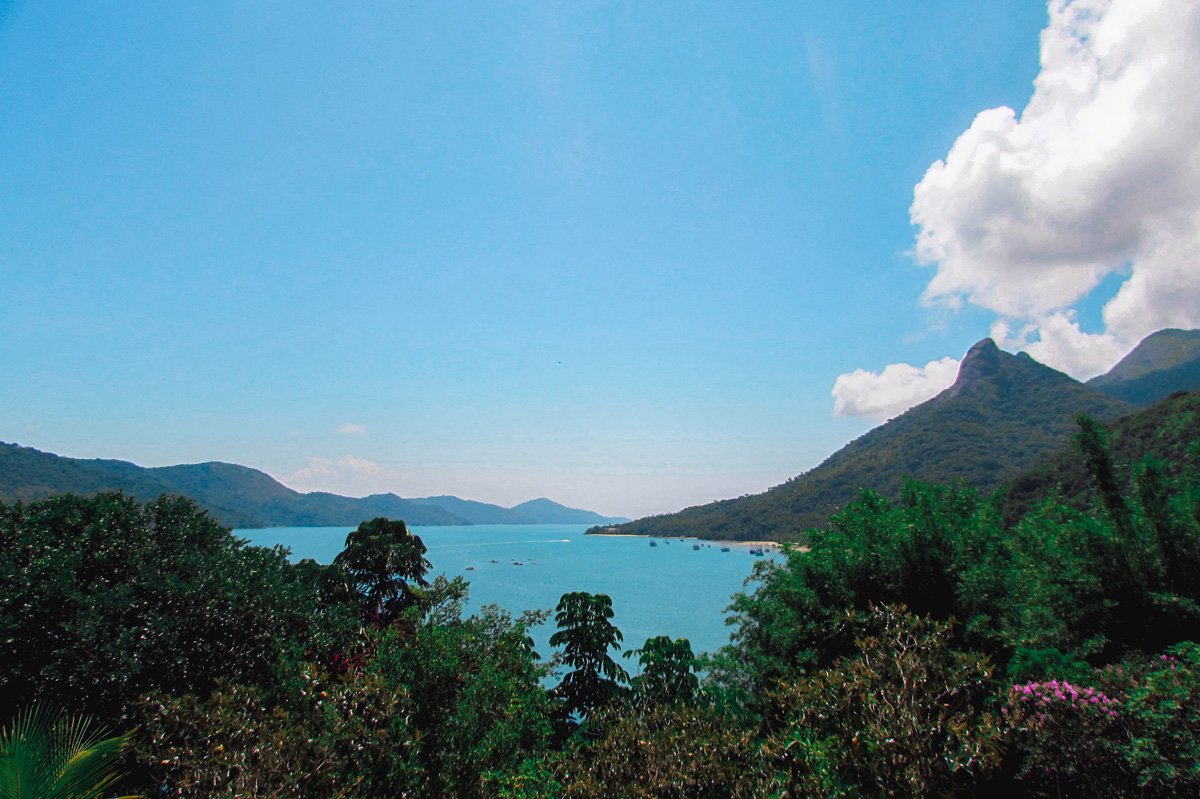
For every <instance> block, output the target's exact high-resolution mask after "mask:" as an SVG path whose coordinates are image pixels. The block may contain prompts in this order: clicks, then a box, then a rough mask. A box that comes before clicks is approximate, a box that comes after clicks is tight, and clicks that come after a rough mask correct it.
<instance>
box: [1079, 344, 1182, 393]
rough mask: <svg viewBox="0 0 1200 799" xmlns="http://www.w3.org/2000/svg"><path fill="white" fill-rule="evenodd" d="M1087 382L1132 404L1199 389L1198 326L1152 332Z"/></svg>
mask: <svg viewBox="0 0 1200 799" xmlns="http://www.w3.org/2000/svg"><path fill="white" fill-rule="evenodd" d="M1088 385H1089V386H1091V387H1092V388H1094V389H1097V390H1099V391H1103V392H1104V393H1105V394H1108V395H1109V396H1110V397H1116V398H1117V399H1121V400H1124V401H1126V402H1131V403H1133V404H1134V405H1149V404H1151V403H1154V402H1157V401H1158V400H1160V399H1162V398H1163V397H1165V396H1167V395H1168V394H1172V393H1174V392H1176V391H1196V390H1200V330H1175V329H1172V328H1168V329H1166V330H1160V331H1158V332H1157V333H1152V334H1151V335H1149V336H1146V338H1144V339H1142V341H1141V343H1139V344H1138V345H1137V346H1136V347H1134V348H1133V350H1132V351H1130V353H1129V354H1128V355H1126V356H1125V357H1124V358H1122V359H1121V360H1120V361H1118V362H1117V365H1116V366H1114V367H1113V368H1112V369H1110V370H1108V372H1106V373H1104V374H1102V375H1100V376H1099V377H1093V378H1092V379H1091V380H1089V381H1088Z"/></svg>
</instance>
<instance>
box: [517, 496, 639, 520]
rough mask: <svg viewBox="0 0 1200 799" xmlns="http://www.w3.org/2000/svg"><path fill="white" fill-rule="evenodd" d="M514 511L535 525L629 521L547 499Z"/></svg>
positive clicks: (525, 504)
mask: <svg viewBox="0 0 1200 799" xmlns="http://www.w3.org/2000/svg"><path fill="white" fill-rule="evenodd" d="M512 510H513V512H514V513H519V514H520V515H521V516H524V517H525V518H527V519H532V520H533V522H534V523H535V524H621V523H622V522H627V521H629V519H626V518H623V517H620V516H601V515H600V514H599V513H593V512H592V511H590V510H580V509H579V508H568V507H566V506H565V505H559V504H558V503H557V502H552V501H550V500H548V499H546V498H545V497H540V498H538V499H531V500H529V501H528V502H522V503H521V504H520V505H514V506H513V508H512Z"/></svg>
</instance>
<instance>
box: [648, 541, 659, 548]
mask: <svg viewBox="0 0 1200 799" xmlns="http://www.w3.org/2000/svg"><path fill="white" fill-rule="evenodd" d="M650 546H652V547H656V546H658V542H657V541H651V542H650Z"/></svg>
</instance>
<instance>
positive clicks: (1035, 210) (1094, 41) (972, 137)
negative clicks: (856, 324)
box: [839, 0, 1200, 380]
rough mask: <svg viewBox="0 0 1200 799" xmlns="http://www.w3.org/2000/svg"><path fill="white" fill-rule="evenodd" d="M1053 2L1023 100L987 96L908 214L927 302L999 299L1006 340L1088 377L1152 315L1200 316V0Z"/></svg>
mask: <svg viewBox="0 0 1200 799" xmlns="http://www.w3.org/2000/svg"><path fill="white" fill-rule="evenodd" d="M1049 14H1050V22H1049V25H1048V27H1047V28H1046V29H1045V30H1044V31H1043V32H1042V35H1041V71H1040V73H1039V74H1038V76H1037V79H1036V81H1035V84H1034V94H1033V96H1032V98H1031V99H1030V101H1029V103H1028V104H1027V105H1026V107H1025V108H1024V110H1023V111H1022V112H1021V113H1020V115H1019V116H1018V114H1017V113H1016V112H1015V111H1013V110H1012V109H1010V108H993V109H989V110H986V111H983V112H981V113H980V114H979V115H978V116H977V117H976V118H975V120H974V122H973V123H972V124H971V126H970V128H969V129H968V130H966V131H965V132H964V133H962V134H961V135H960V136H959V137H958V140H957V141H956V142H955V143H954V145H953V147H952V148H951V149H950V152H949V153H948V154H947V156H946V157H945V159H943V160H940V161H937V162H936V163H934V164H933V165H932V166H931V167H930V168H929V170H928V171H927V172H926V174H925V176H924V178H923V179H922V180H921V182H920V183H919V184H918V185H917V187H916V189H915V191H914V198H913V204H912V207H911V209H910V214H911V218H912V222H913V224H914V225H916V226H917V228H918V233H917V243H916V255H917V258H918V260H919V261H921V262H922V263H924V264H928V265H931V266H932V267H933V268H934V275H933V278H932V279H931V280H930V282H929V284H928V286H927V287H926V289H925V292H924V295H923V298H922V299H923V300H924V301H925V302H926V303H929V304H933V305H943V306H947V307H951V308H955V307H960V306H961V305H962V304H963V303H964V302H966V303H972V304H974V305H977V306H980V307H983V308H987V309H989V310H991V311H994V312H995V313H996V314H997V315H998V316H999V321H998V323H997V326H998V331H999V333H1000V335H998V336H995V337H996V338H997V339H998V343H1000V344H1001V346H1006V345H1007V346H1008V347H1012V348H1022V347H1023V348H1024V349H1026V350H1027V351H1028V352H1029V353H1030V355H1032V356H1033V357H1035V358H1037V359H1038V360H1043V361H1044V362H1046V363H1048V364H1049V365H1051V366H1054V367H1055V368H1058V369H1062V370H1064V371H1066V372H1068V373H1069V374H1072V375H1073V376H1075V377H1079V378H1087V377H1090V376H1092V375H1094V374H1097V373H1099V372H1102V371H1104V370H1105V369H1107V368H1108V367H1109V366H1111V365H1112V363H1113V362H1114V361H1115V360H1116V359H1117V358H1119V357H1120V356H1121V355H1122V354H1123V353H1124V352H1126V351H1128V349H1129V348H1131V347H1132V346H1133V345H1135V344H1136V343H1137V342H1138V340H1140V339H1141V338H1142V337H1144V336H1145V335H1147V334H1149V333H1151V332H1153V331H1155V330H1158V329H1160V328H1163V327H1197V326H1200V136H1198V135H1197V132H1198V131H1200V92H1197V91H1196V87H1197V86H1200V0H1073V1H1071V0H1051V2H1050V4H1049ZM1110 274H1118V275H1122V276H1124V281H1123V283H1122V284H1121V286H1120V289H1119V290H1118V291H1117V293H1116V295H1115V296H1114V297H1113V298H1112V299H1110V300H1109V301H1108V302H1107V304H1105V306H1104V309H1103V320H1104V326H1105V327H1104V330H1103V331H1101V332H1099V333H1088V332H1085V331H1084V330H1083V329H1082V328H1081V326H1080V324H1079V321H1078V319H1077V317H1076V314H1075V311H1074V310H1073V306H1074V305H1075V304H1076V303H1077V302H1078V301H1079V300H1080V299H1081V298H1084V297H1086V296H1087V295H1088V294H1089V293H1090V292H1092V291H1093V290H1094V289H1095V288H1096V286H1097V285H1098V284H1099V283H1100V281H1101V280H1103V279H1104V278H1105V277H1106V276H1108V275H1110ZM996 332H997V331H996V330H994V331H993V333H996ZM885 372H886V370H885ZM839 380H840V379H839Z"/></svg>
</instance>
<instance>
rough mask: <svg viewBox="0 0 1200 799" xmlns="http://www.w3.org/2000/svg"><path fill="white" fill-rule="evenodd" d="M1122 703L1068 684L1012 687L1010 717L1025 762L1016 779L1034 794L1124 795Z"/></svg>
mask: <svg viewBox="0 0 1200 799" xmlns="http://www.w3.org/2000/svg"><path fill="white" fill-rule="evenodd" d="M1121 710H1122V708H1121V702H1120V700H1118V699H1116V698H1114V697H1111V696H1109V695H1108V694H1106V693H1105V692H1104V691H1102V690H1100V689H1098V688H1093V687H1091V686H1076V685H1073V684H1072V683H1069V682H1067V681H1066V680H1048V681H1045V682H1028V683H1025V684H1023V685H1014V686H1013V687H1012V689H1011V690H1010V692H1009V703H1008V707H1006V708H1005V710H1004V712H1005V714H1006V715H1007V716H1008V719H1009V723H1010V724H1011V729H1012V730H1013V733H1014V738H1015V740H1016V742H1017V745H1018V746H1019V747H1020V749H1021V750H1022V752H1023V755H1024V759H1023V761H1022V765H1021V767H1020V770H1019V771H1018V776H1019V777H1020V778H1021V779H1022V780H1024V781H1025V782H1027V783H1028V784H1029V785H1030V787H1031V788H1032V789H1033V790H1034V791H1035V792H1041V793H1046V794H1053V795H1056V796H1058V795H1062V794H1064V793H1065V794H1068V795H1069V794H1072V793H1076V792H1078V793H1079V794H1080V795H1087V796H1109V795H1120V794H1121V793H1123V791H1121V790H1120V788H1119V785H1120V784H1122V783H1123V781H1122V780H1114V779H1113V777H1114V774H1115V773H1117V772H1119V771H1121V753H1120V749H1119V747H1118V744H1117V738H1118V736H1119V732H1120V721H1121Z"/></svg>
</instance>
